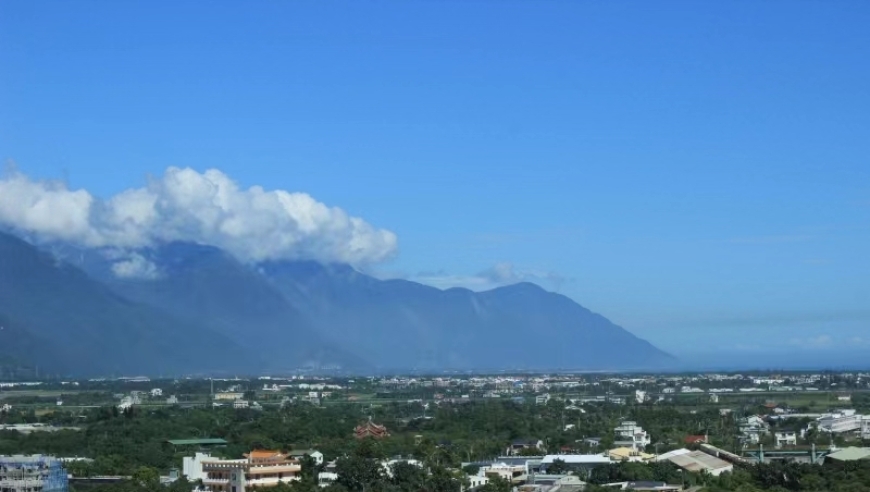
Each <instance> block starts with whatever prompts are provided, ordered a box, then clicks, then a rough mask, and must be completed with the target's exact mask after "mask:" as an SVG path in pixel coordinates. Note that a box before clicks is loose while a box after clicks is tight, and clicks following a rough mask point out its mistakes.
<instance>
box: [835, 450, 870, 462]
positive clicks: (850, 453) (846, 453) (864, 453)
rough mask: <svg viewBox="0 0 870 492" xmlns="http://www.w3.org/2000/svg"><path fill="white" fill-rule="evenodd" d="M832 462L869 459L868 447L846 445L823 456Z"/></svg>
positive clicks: (869, 451)
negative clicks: (846, 446)
mask: <svg viewBox="0 0 870 492" xmlns="http://www.w3.org/2000/svg"><path fill="white" fill-rule="evenodd" d="M825 460H831V461H832V462H845V461H859V460H860V461H867V460H870V448H856V447H848V448H843V449H840V450H838V451H835V452H833V453H831V454H829V455H828V456H826V457H825Z"/></svg>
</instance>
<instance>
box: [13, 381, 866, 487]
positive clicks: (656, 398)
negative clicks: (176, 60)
mask: <svg viewBox="0 0 870 492" xmlns="http://www.w3.org/2000/svg"><path fill="white" fill-rule="evenodd" d="M868 443H870V373H857V372H853V373H840V372H823V373H822V372H820V373H751V374H748V373H747V374H731V373H729V374H724V373H723V374H631V375H626V374H562V375H559V374H553V375H542V374H538V375H532V374H519V375H507V374H502V375H433V376H394V377H359V378H347V377H326V376H320V377H318V376H313V375H310V374H307V375H306V374H301V375H295V376H290V377H277V376H262V377H258V378H250V379H246V378H221V379H217V378H209V379H206V378H180V379H171V380H170V379H163V380H161V379H150V378H147V377H128V378H118V379H91V380H79V381H73V380H69V381H57V380H30V381H12V380H10V381H4V382H2V383H0V455H2V457H0V490H3V491H4V492H6V491H16V492H18V491H22V492H23V491H25V490H26V491H34V490H44V491H61V490H63V491H67V490H76V491H78V490H94V491H114V490H150V489H154V488H155V487H157V488H164V489H166V490H169V491H182V490H183V491H191V490H198V491H212V492H242V491H245V490H248V491H250V490H254V489H256V490H260V489H265V488H272V489H273V490H275V491H276V492H277V491H280V490H285V489H286V490H320V489H323V490H325V491H329V490H347V491H357V490H360V491H362V490H366V491H369V490H381V489H383V490H393V489H395V490H453V491H461V490H481V491H484V492H486V491H492V490H499V491H501V490H505V491H506V490H518V491H520V490H521V491H528V492H532V491H535V492H537V491H540V492H562V491H566V492H567V491H575V490H589V491H596V490H637V491H654V490H655V491H677V490H702V489H703V490H711V491H713V490H736V485H739V486H740V487H743V488H740V490H753V489H752V487H756V488H759V489H769V488H771V487H773V486H780V487H784V488H785V489H789V490H823V489H812V488H807V486H806V484H807V483H813V484H814V486H822V485H821V484H824V483H827V484H828V485H824V486H826V487H835V486H838V485H837V484H834V483H833V482H825V480H828V479H831V477H833V476H835V475H836V476H837V477H838V478H837V480H841V481H842V480H844V479H843V476H842V474H843V473H844V472H843V470H847V471H848V474H847V479H846V482H845V483H846V484H852V483H853V482H855V483H862V482H861V481H862V480H864V479H865V478H866V477H867V476H868V475H867V472H868V470H870V468H868V465H870V447H868V446H867V444H868ZM784 467H797V468H792V469H788V471H786V468H784ZM795 473H797V474H800V475H806V476H807V477H808V478H807V479H805V480H802V481H801V482H800V483H798V482H795V480H797V479H796V478H795V476H794V474H795ZM790 474H791V475H790ZM771 477H773V478H771ZM765 480H766V481H765ZM814 480H815V481H814ZM808 481H809V482H808ZM863 483H865V484H866V483H867V482H866V481H865V482H863ZM137 487H138V488H137ZM397 487H398V488H397ZM403 487H405V488H404V489H403ZM408 487H410V489H408ZM824 490H834V488H829V489H824ZM844 490H845V489H844ZM848 490H863V489H855V488H851V489H848Z"/></svg>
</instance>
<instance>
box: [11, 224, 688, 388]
mask: <svg viewBox="0 0 870 492" xmlns="http://www.w3.org/2000/svg"><path fill="white" fill-rule="evenodd" d="M137 254H138V255H141V256H142V257H144V258H147V260H148V261H149V262H151V263H153V264H154V265H156V272H157V274H155V275H152V276H149V278H119V277H118V276H116V275H115V274H114V273H113V270H112V259H111V258H112V255H111V254H108V252H106V251H101V250H95V249H92V250H82V249H77V248H73V247H70V246H67V245H58V244H54V245H45V244H41V245H39V246H36V245H34V244H31V243H29V242H27V241H25V240H23V239H20V238H18V237H16V236H14V235H12V234H7V233H0V364H2V363H3V362H2V361H8V360H14V361H16V363H19V364H30V365H39V366H40V367H41V368H43V371H44V372H50V373H55V374H70V375H111V374H117V375H120V374H134V373H135V374H140V373H141V374H167V375H168V374H181V373H247V374H253V373H264V372H282V371H285V372H287V371H294V370H298V369H302V368H313V369H320V370H327V369H339V368H340V369H342V370H345V371H352V372H378V371H407V370H417V371H442V370H457V371H470V370H474V371H496V370H556V369H565V370H569V369H570V370H608V369H612V370H616V369H641V368H644V369H647V368H648V369H655V368H665V367H667V366H669V365H671V364H673V363H674V362H675V360H674V359H673V358H672V357H671V356H669V355H668V354H666V353H664V352H662V351H661V350H659V349H657V348H655V347H654V346H653V345H651V344H650V343H649V342H647V341H645V340H642V339H640V338H638V337H636V336H634V335H632V334H631V333H629V332H628V331H626V330H625V329H623V328H621V327H619V326H617V325H615V324H613V323H611V322H610V321H608V320H607V319H606V318H604V317H603V316H601V315H599V314H596V313H593V312H591V311H589V310H588V309H586V308H584V307H582V306H580V305H579V304H577V303H576V302H574V301H573V300H571V299H569V298H568V297H565V296H563V295H560V294H557V293H553V292H548V291H546V290H544V289H542V288H541V287H539V286H537V285H534V284H531V283H519V284H515V285H510V286H506V287H500V288H496V289H493V290H490V291H486V292H473V291H470V290H467V289H461V288H453V289H447V290H440V289H437V288H434V287H430V286H427V285H423V284H419V283H416V282H412V281H408V280H399V279H393V280H381V279H377V278H374V277H372V276H369V275H366V274H364V273H361V272H359V271H357V270H356V269H354V268H352V267H351V266H348V265H343V264H321V263H317V262H314V261H276V262H264V263H259V264H248V263H243V262H241V261H239V260H237V259H236V258H234V257H233V256H232V255H230V254H229V253H226V252H224V251H222V250H220V249H217V248H214V247H211V246H205V245H199V244H192V243H180V242H174V243H167V244H163V245H160V246H157V247H154V248H150V249H145V250H141V251H138V252H137Z"/></svg>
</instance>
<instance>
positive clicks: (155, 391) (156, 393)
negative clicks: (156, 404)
mask: <svg viewBox="0 0 870 492" xmlns="http://www.w3.org/2000/svg"><path fill="white" fill-rule="evenodd" d="M158 396H163V390H162V389H160V388H154V389H152V390H151V398H157V397H158Z"/></svg>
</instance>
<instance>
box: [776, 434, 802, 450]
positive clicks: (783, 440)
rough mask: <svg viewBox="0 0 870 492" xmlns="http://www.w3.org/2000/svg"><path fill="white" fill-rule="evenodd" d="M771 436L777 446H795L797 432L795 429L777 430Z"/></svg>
mask: <svg viewBox="0 0 870 492" xmlns="http://www.w3.org/2000/svg"><path fill="white" fill-rule="evenodd" d="M773 438H774V440H775V442H776V447H778V448H781V447H783V446H797V432H795V431H777V432H774V433H773Z"/></svg>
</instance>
